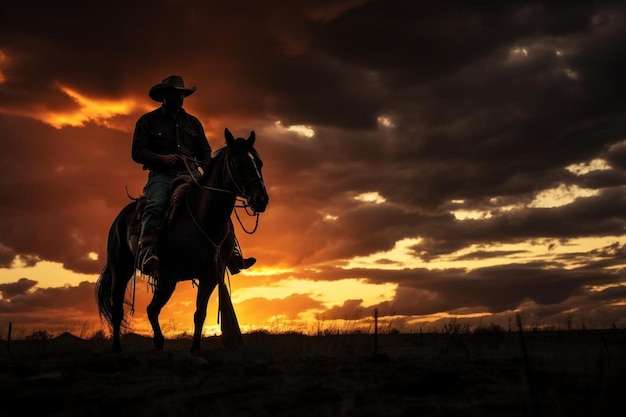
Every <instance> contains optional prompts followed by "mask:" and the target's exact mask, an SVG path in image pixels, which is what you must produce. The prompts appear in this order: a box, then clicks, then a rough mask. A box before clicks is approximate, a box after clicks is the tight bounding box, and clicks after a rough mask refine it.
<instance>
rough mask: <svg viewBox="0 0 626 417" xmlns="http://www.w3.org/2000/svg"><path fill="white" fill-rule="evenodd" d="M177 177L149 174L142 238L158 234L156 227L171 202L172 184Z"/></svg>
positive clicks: (167, 174) (142, 219)
mask: <svg viewBox="0 0 626 417" xmlns="http://www.w3.org/2000/svg"><path fill="white" fill-rule="evenodd" d="M176 177H177V174H174V173H156V172H150V174H148V182H147V183H146V186H145V187H144V193H145V195H146V206H145V207H144V210H143V213H142V217H141V236H150V235H155V234H156V227H157V225H158V224H159V221H161V216H162V215H163V212H164V211H165V209H166V208H167V206H168V204H169V200H170V184H171V182H172V181H173V180H174V178H176Z"/></svg>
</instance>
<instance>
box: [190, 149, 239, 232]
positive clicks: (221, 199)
mask: <svg viewBox="0 0 626 417" xmlns="http://www.w3.org/2000/svg"><path fill="white" fill-rule="evenodd" d="M226 164H227V160H226V158H225V156H224V155H220V157H219V160H216V161H215V165H214V166H213V167H212V168H211V170H210V171H209V172H208V173H207V174H205V175H203V176H202V178H200V180H199V181H198V182H199V184H200V187H198V188H197V190H198V191H197V192H196V193H197V196H196V198H195V200H196V203H197V205H198V210H197V211H196V213H197V216H198V220H199V221H200V223H205V222H207V223H211V224H217V222H219V221H220V220H224V219H228V218H230V215H231V213H232V211H233V209H234V207H235V200H236V197H235V196H236V188H235V186H234V184H233V182H232V179H231V177H230V175H229V174H228V172H227V171H226Z"/></svg>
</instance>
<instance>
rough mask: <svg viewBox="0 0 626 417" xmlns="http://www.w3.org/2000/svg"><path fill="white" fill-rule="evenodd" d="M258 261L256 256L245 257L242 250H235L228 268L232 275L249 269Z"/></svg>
mask: <svg viewBox="0 0 626 417" xmlns="http://www.w3.org/2000/svg"><path fill="white" fill-rule="evenodd" d="M255 263H256V258H252V257H250V258H244V257H243V256H242V255H241V252H239V251H235V252H234V253H233V256H231V257H230V260H229V261H228V265H226V266H227V267H228V270H229V271H230V273H231V274H232V275H235V274H238V273H239V272H241V270H242V269H248V268H250V267H251V266H252V265H254V264H255Z"/></svg>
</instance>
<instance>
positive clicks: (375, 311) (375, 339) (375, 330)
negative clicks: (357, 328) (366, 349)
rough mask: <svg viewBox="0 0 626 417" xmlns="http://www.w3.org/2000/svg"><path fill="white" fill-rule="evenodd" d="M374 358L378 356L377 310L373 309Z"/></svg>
mask: <svg viewBox="0 0 626 417" xmlns="http://www.w3.org/2000/svg"><path fill="white" fill-rule="evenodd" d="M374 356H378V309H377V308H375V309H374Z"/></svg>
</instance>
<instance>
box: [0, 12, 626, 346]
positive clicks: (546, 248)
mask: <svg viewBox="0 0 626 417" xmlns="http://www.w3.org/2000/svg"><path fill="white" fill-rule="evenodd" d="M227 3H228V2H212V1H208V2H203V3H198V2H191V1H181V2H171V1H163V2H160V1H157V3H155V4H154V7H151V9H150V10H146V8H145V7H140V6H139V5H135V4H131V5H129V4H126V3H122V2H115V1H114V2H112V3H107V5H106V6H98V5H94V6H93V7H91V6H90V7H87V6H80V7H75V8H63V7H54V6H53V5H49V4H48V3H45V2H41V4H40V5H39V7H36V8H28V7H27V6H26V5H18V4H13V5H11V6H8V10H7V12H6V13H3V14H2V16H1V17H0V24H1V25H2V27H3V28H4V29H3V30H4V32H5V33H6V34H7V36H3V37H2V39H0V141H1V143H2V144H3V152H2V154H0V201H2V202H1V203H0V332H2V333H4V332H5V331H6V328H7V326H8V323H9V322H12V323H13V326H14V328H15V329H18V330H17V333H16V334H18V336H19V334H21V335H27V334H29V333H31V332H33V331H37V330H42V329H46V330H47V331H49V332H52V333H61V332H63V331H70V332H73V333H76V334H80V335H82V336H87V335H88V334H89V333H90V332H94V331H97V330H99V329H103V328H105V326H104V324H103V323H102V322H101V321H100V319H99V317H98V312H97V307H96V303H95V295H94V284H95V282H96V280H97V279H98V276H99V274H100V271H101V270H102V267H103V265H104V263H105V262H106V238H107V233H108V228H109V226H110V224H111V222H112V221H113V219H114V218H115V216H116V215H117V213H118V212H119V210H120V209H121V208H122V207H123V206H124V205H125V204H126V203H127V202H128V201H129V199H128V196H127V192H128V194H130V195H131V196H136V195H139V194H141V193H142V190H143V186H144V184H145V182H146V175H147V174H146V172H145V171H142V169H141V166H139V165H137V164H135V163H134V162H133V161H132V160H131V158H130V145H131V139H132V132H133V129H134V124H135V122H136V120H137V119H138V118H139V117H140V116H141V115H142V114H143V113H145V112H147V111H150V110H152V109H154V108H156V107H157V106H158V105H159V103H156V102H154V101H151V100H150V98H149V97H148V91H149V89H150V88H151V87H152V86H153V85H154V84H156V83H158V82H159V81H160V80H162V79H163V78H165V77H166V76H168V75H171V74H180V75H182V76H183V78H184V80H185V83H186V84H188V85H190V86H192V85H193V86H197V91H196V92H195V93H194V94H193V95H191V96H190V97H188V98H187V99H186V101H185V109H186V110H187V111H188V112H189V113H191V114H193V115H195V116H197V117H198V118H199V120H200V121H201V122H202V123H203V126H204V128H205V132H206V135H207V138H208V141H209V144H210V145H211V147H212V149H213V150H216V149H219V148H221V147H222V146H224V136H223V131H224V128H226V127H227V128H229V129H230V130H231V131H232V132H233V133H234V134H235V136H241V137H247V136H248V134H249V132H250V131H252V130H254V131H255V133H256V137H257V141H256V144H255V147H256V148H257V150H258V151H259V154H260V156H261V158H262V159H263V162H264V167H263V172H264V179H265V183H266V187H267V190H268V193H269V195H270V203H269V206H268V208H267V211H266V212H265V213H262V214H261V215H260V221H259V228H258V231H257V232H256V233H254V234H252V235H248V234H246V233H244V232H243V230H242V229H241V226H239V224H238V222H237V220H236V218H233V219H234V222H235V225H236V233H237V236H238V238H239V241H240V243H241V245H242V248H243V251H244V255H246V256H254V257H256V258H257V259H258V262H257V264H256V265H254V267H252V268H251V269H250V270H247V271H243V272H242V273H241V274H238V275H235V276H232V277H230V284H231V288H232V299H233V302H234V305H235V309H236V312H237V314H238V318H239V322H240V324H241V326H242V329H243V330H244V331H252V330H256V329H267V330H271V331H294V330H295V331H302V332H305V333H315V332H317V331H319V330H320V329H323V328H326V329H329V328H333V327H339V328H344V329H354V328H357V327H358V328H359V329H363V330H364V331H369V330H371V326H372V316H373V313H374V310H377V311H378V313H379V316H380V318H381V320H382V321H383V322H384V323H387V324H388V325H389V326H390V327H395V328H398V329H400V330H402V331H418V330H419V329H437V328H441V326H442V324H443V323H446V321H448V320H450V318H452V317H456V318H460V319H462V320H467V321H468V322H469V323H471V324H472V325H473V326H478V325H489V324H498V325H501V326H506V325H507V324H508V323H509V322H510V319H511V317H514V316H515V314H516V313H520V312H522V313H523V314H524V317H525V318H526V320H527V321H528V322H529V323H532V324H535V325H541V326H563V325H565V323H571V322H572V318H573V320H574V323H575V325H576V326H581V327H582V326H585V327H586V328H591V327H609V326H620V327H626V279H625V270H624V263H625V259H626V256H625V255H624V254H625V253H626V233H625V232H624V231H625V230H626V193H625V192H626V123H623V122H622V121H626V115H625V113H624V108H626V98H625V97H626V94H624V93H626V91H625V92H622V91H621V90H622V89H625V88H626V87H624V86H626V83H625V82H624V80H623V77H624V74H626V55H625V52H624V48H623V46H622V45H623V44H624V41H625V40H626V29H625V28H626V24H625V23H626V11H625V10H624V9H623V7H620V6H618V5H616V4H614V2H606V3H605V2H600V3H598V4H596V5H595V7H587V6H584V5H579V6H577V7H572V8H571V9H568V10H567V11H564V10H562V9H560V8H558V7H556V6H552V5H548V4H543V3H541V2H537V3H533V4H530V5H524V4H518V3H515V4H508V3H506V2H503V4H498V5H497V6H494V5H492V7H491V8H485V9H484V10H483V9H482V8H481V7H480V6H476V7H474V8H468V7H463V6H462V5H458V7H457V10H455V13H449V10H447V9H446V8H445V7H443V8H442V7H441V6H437V5H436V4H430V3H428V2H412V1H407V0H391V1H382V0H374V1H362V0H328V1H322V2H317V1H310V0H302V1H300V0H299V1H294V2H290V3H289V6H286V5H285V4H283V3H280V2H277V3H276V4H274V2H272V1H270V2H269V3H266V2H263V3H262V4H261V3H259V2H237V3H238V4H237V5H232V4H227ZM244 5H245V7H243V6H244ZM278 6H281V7H278ZM33 10H35V11H33ZM122 10H123V13H121V11H122ZM244 10H245V11H246V12H245V13H244V12H243V11H244ZM26 13H27V14H28V15H29V16H31V18H30V19H28V21H27V22H24V21H23V19H19V18H18V17H19V16H23V15H25V14H26ZM67 22H72V24H71V25H69V24H65V23H67ZM105 22H106V23H105ZM112 28H115V30H113V29H112ZM164 28H170V31H169V32H168V31H167V30H165V29H164ZM235 28H236V29H235ZM77 34H80V35H77ZM105 35H106V36H105ZM121 45H123V47H121ZM403 45H411V47H410V48H406V47H405V46H403ZM433 45H435V46H436V47H435V48H433V47H432V46H433ZM239 214H240V217H241V218H242V222H243V224H244V226H245V227H246V228H250V227H251V226H253V225H254V219H253V218H250V217H248V216H246V215H245V213H244V212H241V213H239ZM195 292H196V289H195V288H194V287H193V285H192V284H191V282H182V283H180V284H179V285H178V287H177V290H176V292H175V294H174V296H173V298H172V300H171V301H170V302H169V303H168V304H167V305H166V307H165V309H164V311H163V313H162V315H161V319H162V323H163V328H164V331H165V333H166V336H171V337H173V336H176V335H177V334H180V333H183V332H187V333H190V332H192V330H193V327H192V326H193V323H192V322H193V311H194V308H195V307H194V303H195ZM136 296H137V299H136V306H135V307H136V311H135V314H134V316H133V317H132V319H131V325H132V330H133V331H136V332H138V333H144V334H149V332H150V327H149V324H148V322H147V318H146V315H145V306H146V305H147V303H148V302H149V298H150V296H151V292H150V289H149V288H148V286H147V284H146V282H145V281H144V280H142V279H141V278H139V279H138V280H137V282H136ZM216 319H217V305H216V296H213V297H212V299H211V301H210V304H209V310H208V315H207V320H206V323H205V329H204V332H205V334H207V335H210V334H215V333H219V326H218V324H217V320H216ZM3 336H4V335H3V334H0V338H2V337H3Z"/></svg>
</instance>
